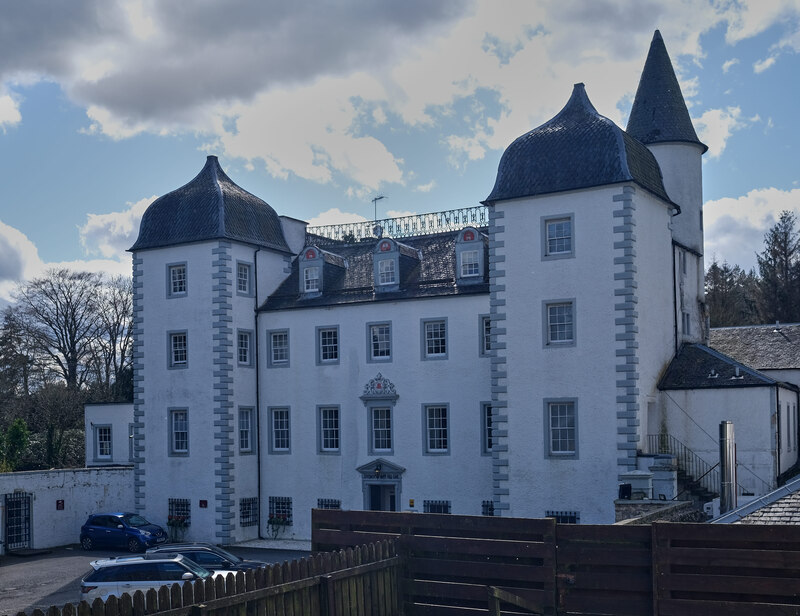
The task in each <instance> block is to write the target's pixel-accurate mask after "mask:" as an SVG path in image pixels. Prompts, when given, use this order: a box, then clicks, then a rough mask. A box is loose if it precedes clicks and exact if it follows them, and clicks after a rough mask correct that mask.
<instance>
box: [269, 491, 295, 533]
mask: <svg viewBox="0 0 800 616" xmlns="http://www.w3.org/2000/svg"><path fill="white" fill-rule="evenodd" d="M269 524H271V525H273V526H291V525H292V497H291V496H270V497H269Z"/></svg>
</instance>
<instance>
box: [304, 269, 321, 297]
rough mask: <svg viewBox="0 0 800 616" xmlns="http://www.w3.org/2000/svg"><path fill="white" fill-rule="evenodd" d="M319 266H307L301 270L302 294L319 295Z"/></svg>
mask: <svg viewBox="0 0 800 616" xmlns="http://www.w3.org/2000/svg"><path fill="white" fill-rule="evenodd" d="M319 271H320V267H319V265H307V266H306V267H304V268H303V293H319V291H320V280H319Z"/></svg>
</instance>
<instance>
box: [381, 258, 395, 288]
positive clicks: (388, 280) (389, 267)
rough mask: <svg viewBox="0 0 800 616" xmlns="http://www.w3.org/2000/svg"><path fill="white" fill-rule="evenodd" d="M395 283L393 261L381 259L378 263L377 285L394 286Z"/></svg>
mask: <svg viewBox="0 0 800 616" xmlns="http://www.w3.org/2000/svg"><path fill="white" fill-rule="evenodd" d="M395 282H397V271H396V269H395V262H394V259H392V258H389V259H381V260H379V261H378V284H382V285H385V284H394V283H395Z"/></svg>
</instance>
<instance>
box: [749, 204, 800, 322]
mask: <svg viewBox="0 0 800 616" xmlns="http://www.w3.org/2000/svg"><path fill="white" fill-rule="evenodd" d="M795 223H796V216H795V214H794V213H793V212H789V211H784V212H781V216H780V219H779V220H778V222H777V223H775V225H774V226H773V227H772V228H771V229H770V230H769V231H768V232H767V234H766V235H765V236H764V251H763V252H762V253H761V254H759V255H756V258H757V259H758V270H759V273H760V281H759V285H758V286H759V290H760V293H761V297H760V302H759V312H760V316H761V321H762V322H763V323H774V322H776V321H781V322H783V323H794V322H798V321H800V232H798V230H797V229H796V228H795Z"/></svg>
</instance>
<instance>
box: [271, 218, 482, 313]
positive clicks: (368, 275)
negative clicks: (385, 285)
mask: <svg viewBox="0 0 800 616" xmlns="http://www.w3.org/2000/svg"><path fill="white" fill-rule="evenodd" d="M479 230H480V231H482V232H484V233H485V232H486V229H479ZM458 234H459V231H452V232H447V233H437V234H433V235H422V236H417V237H404V238H403V242H402V244H404V245H405V246H406V247H408V248H410V249H413V251H414V255H415V256H414V258H413V259H412V258H410V257H405V255H402V254H401V259H403V258H407V259H408V260H407V261H405V265H404V264H403V263H402V262H401V265H400V272H399V290H398V291H389V292H378V293H376V292H375V290H374V286H373V252H374V250H375V246H376V244H377V243H378V241H379V240H378V238H368V239H365V240H362V241H360V242H355V243H352V244H350V243H344V242H340V243H337V244H332V243H330V241H329V240H328V243H327V244H326V246H325V248H326V250H327V251H330V252H331V253H333V254H336V255H338V256H339V257H341V258H342V259H343V260H346V261H347V267H346V268H344V269H343V268H341V267H335V266H331V265H326V266H325V268H324V269H325V271H324V273H323V288H322V293H321V294H320V295H319V296H317V297H312V298H304V297H302V295H301V294H300V283H299V279H300V273H299V261H298V259H295V260H294V262H293V263H292V271H291V273H290V274H289V276H288V277H287V278H286V279H285V280H284V281H283V283H282V284H281V285H280V286H279V287H278V288H277V289H276V290H275V292H274V293H272V295H270V296H269V297H268V298H267V300H266V301H265V302H264V303H263V304H262V306H261V307H260V308H259V310H261V311H270V310H290V309H296V308H312V307H314V308H316V307H320V306H336V305H342V304H356V303H362V302H379V301H397V300H403V299H419V298H424V297H442V296H452V295H474V294H480V293H484V294H488V293H489V272H488V269H489V268H488V267H485V268H484V269H485V270H486V271H484V277H483V281H482V282H479V283H477V284H469V285H460V286H459V285H457V284H456V254H455V253H456V250H455V242H456V238H457V237H458ZM306 244H314V239H313V236H312V237H309V238H308V239H307V241H306ZM416 251H420V252H421V254H422V257H421V259H417V257H416ZM484 263H486V264H488V263H489V256H488V244H487V243H486V242H484Z"/></svg>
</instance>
